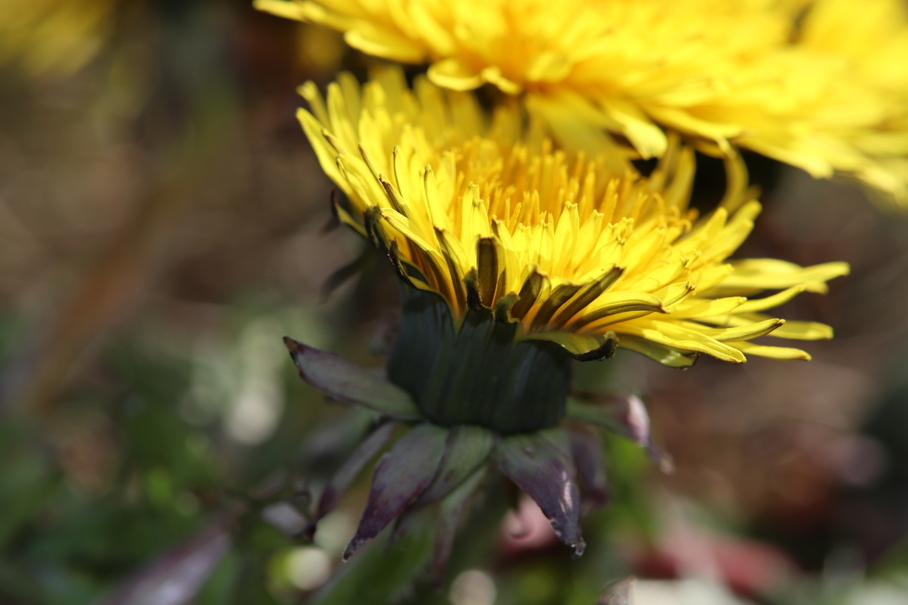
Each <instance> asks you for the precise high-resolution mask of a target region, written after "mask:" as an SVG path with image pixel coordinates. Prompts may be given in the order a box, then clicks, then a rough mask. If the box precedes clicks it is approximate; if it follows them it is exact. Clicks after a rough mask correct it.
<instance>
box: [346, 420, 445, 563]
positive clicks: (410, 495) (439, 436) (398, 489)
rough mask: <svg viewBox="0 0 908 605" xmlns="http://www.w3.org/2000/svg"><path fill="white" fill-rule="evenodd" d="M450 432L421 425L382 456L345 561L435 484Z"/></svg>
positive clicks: (432, 426)
mask: <svg viewBox="0 0 908 605" xmlns="http://www.w3.org/2000/svg"><path fill="white" fill-rule="evenodd" d="M447 437H448V431H447V430H446V429H443V428H441V427H438V426H435V425H431V424H422V425H420V426H417V427H416V428H414V429H413V430H411V431H410V432H408V433H407V434H406V435H404V436H403V437H401V438H400V440H398V442H397V443H395V444H394V447H392V448H391V451H390V452H388V453H387V454H385V455H384V456H382V458H381V459H380V460H379V461H378V464H377V465H376V466H375V474H374V475H373V476H372V490H371V492H370V493H369V501H368V502H367V503H366V510H364V511H363V516H362V518H361V519H360V522H359V527H358V528H357V530H356V535H354V536H353V539H351V540H350V543H349V544H347V548H346V549H345V550H344V557H343V558H344V561H347V560H348V559H349V558H350V557H352V556H353V553H355V552H356V551H357V550H359V548H360V547H361V546H362V545H363V544H365V543H366V542H368V541H369V540H371V539H372V538H374V537H375V536H377V535H378V534H379V532H381V530H382V529H384V528H385V526H386V525H388V523H390V522H391V520H392V519H394V517H396V516H397V515H399V514H400V513H401V512H402V511H403V510H404V509H405V508H406V507H407V506H409V505H410V504H412V503H413V502H414V501H415V500H416V499H417V498H418V497H419V495H420V494H422V492H423V491H425V489H426V488H427V487H429V485H430V484H431V483H432V480H433V479H434V478H435V475H436V472H437V470H438V465H439V463H440V462H441V457H442V454H443V453H444V449H445V442H446V441H447Z"/></svg>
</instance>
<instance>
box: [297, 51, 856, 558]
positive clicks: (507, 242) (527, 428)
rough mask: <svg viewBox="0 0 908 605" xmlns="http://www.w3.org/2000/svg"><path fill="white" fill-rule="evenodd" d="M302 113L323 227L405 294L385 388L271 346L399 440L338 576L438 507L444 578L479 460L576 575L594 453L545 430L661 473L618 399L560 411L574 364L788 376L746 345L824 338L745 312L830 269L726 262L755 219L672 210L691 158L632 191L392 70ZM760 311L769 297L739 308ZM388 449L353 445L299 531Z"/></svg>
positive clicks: (533, 135) (742, 190) (686, 186)
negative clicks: (710, 359)
mask: <svg viewBox="0 0 908 605" xmlns="http://www.w3.org/2000/svg"><path fill="white" fill-rule="evenodd" d="M301 92H302V94H303V95H304V96H305V97H306V99H307V100H308V101H309V104H310V107H311V112H309V111H305V110H301V111H300V114H299V117H300V120H301V122H302V125H303V128H304V129H305V131H306V134H307V135H308V137H309V139H310V141H311V142H312V145H313V147H314V148H315V151H316V154H317V155H318V158H319V160H320V162H321V165H322V167H323V169H324V170H325V171H326V172H327V173H328V175H329V176H330V177H331V179H332V180H333V181H334V182H335V183H336V184H337V186H338V188H339V189H340V190H341V191H342V192H343V194H344V196H343V197H344V199H337V200H336V203H335V210H336V212H337V214H338V216H339V218H340V219H341V220H342V221H343V222H345V223H346V224H348V225H350V226H351V227H352V228H353V229H354V230H356V231H357V232H359V233H360V234H361V235H363V236H364V237H367V238H369V239H371V240H372V241H373V242H375V243H376V244H377V245H379V246H380V247H381V248H382V249H383V250H384V251H385V252H386V253H387V255H388V257H389V258H390V260H391V262H393V263H394V266H395V267H396V269H397V272H398V274H399V276H400V277H401V279H402V281H403V283H404V284H405V285H404V288H403V291H404V295H403V313H402V318H401V328H400V335H399V337H398V340H397V342H396V344H395V347H394V350H393V351H392V353H391V356H390V358H389V361H388V366H387V380H385V379H382V378H377V377H376V376H375V375H374V374H372V373H369V372H367V371H366V370H362V369H360V368H357V367H356V366H354V365H352V364H350V363H348V362H346V361H344V360H343V359H341V358H339V357H338V356H336V355H334V354H331V353H326V352H324V351H318V350H316V349H313V348H311V347H308V346H306V345H304V344H301V343H299V342H296V341H294V340H292V339H289V338H288V339H286V343H287V346H288V347H289V349H290V351H291V355H292V357H293V359H294V361H295V363H296V365H297V367H298V368H299V371H300V374H301V376H302V377H303V378H304V379H305V380H307V381H308V382H309V383H310V384H312V385H313V386H315V387H317V388H319V389H321V390H322V391H324V392H326V393H328V394H329V395H330V396H331V397H333V398H335V399H338V400H341V401H347V402H352V403H357V404H361V405H364V406H366V407H368V408H370V409H372V410H374V411H377V412H379V413H381V414H382V415H383V416H385V417H388V418H390V419H392V421H393V422H396V423H404V424H408V425H414V424H415V427H414V428H412V429H411V430H410V431H409V432H407V433H406V434H404V436H403V437H401V438H400V440H399V441H397V442H396V443H395V445H394V446H393V447H392V448H391V450H390V452H389V453H388V454H387V455H386V456H385V457H383V458H382V459H381V460H380V461H379V463H378V465H377V467H376V472H375V475H374V476H373V482H372V493H371V495H370V498H369V503H368V504H367V506H366V510H365V512H364V513H363V518H362V520H361V522H360V526H359V529H358V530H357V533H356V535H355V536H354V538H353V540H351V542H350V545H349V546H348V550H347V553H346V556H349V555H351V554H352V553H353V552H354V551H355V550H356V549H358V548H359V547H360V546H361V545H362V544H364V543H365V542H366V541H367V540H369V539H371V538H373V537H375V536H376V535H377V534H378V532H379V531H380V530H381V529H382V528H383V527H385V526H386V525H387V524H388V523H390V522H391V521H392V520H393V519H394V518H395V517H397V516H398V515H401V514H403V515H406V514H408V511H413V510H417V509H419V508H420V507H422V506H425V505H427V504H429V503H431V502H434V501H439V502H440V507H441V511H442V515H441V517H440V521H439V533H438V537H437V542H436V550H435V561H436V570H438V569H441V568H442V567H443V565H444V560H445V559H446V558H447V553H448V552H449V551H450V546H451V540H452V539H453V532H454V529H455V528H456V522H457V518H458V516H459V515H460V514H461V513H462V512H463V510H464V509H465V507H466V506H467V503H468V502H469V499H470V497H471V496H472V494H473V493H474V492H475V491H476V489H477V487H478V486H479V485H480V483H481V482H482V481H483V476H484V474H485V473H486V468H487V466H488V465H487V464H485V463H486V461H487V460H491V461H493V462H494V463H495V466H497V468H499V469H500V470H501V471H502V473H503V474H504V475H506V476H507V477H509V478H510V479H511V480H513V481H514V483H516V484H517V485H518V486H519V487H521V488H522V489H523V490H524V491H526V492H527V493H528V494H529V495H530V496H531V497H532V498H534V499H535V500H536V501H537V503H538V504H539V506H540V508H541V509H542V511H543V512H544V513H545V514H546V515H547V516H548V517H549V519H550V520H551V521H552V523H553V526H554V527H555V530H556V533H557V534H558V535H559V536H560V537H561V539H562V540H563V541H564V542H565V543H566V544H568V545H570V546H572V547H573V548H574V550H575V553H576V554H579V553H581V552H582V550H583V539H582V536H581V532H580V529H579V525H578V520H579V511H580V507H581V501H582V500H581V499H582V498H584V499H588V500H591V501H593V502H600V503H601V502H602V501H603V500H604V498H605V496H604V489H605V488H604V486H603V485H602V476H603V473H602V466H601V464H602V461H601V452H600V447H601V446H600V445H599V442H598V436H597V435H596V434H595V433H591V432H589V430H588V429H586V428H582V426H578V425H576V424H570V425H563V424H561V421H562V419H565V418H568V419H573V420H575V421H579V422H581V423H587V424H592V425H598V426H601V427H605V428H609V429H611V430H613V431H616V432H618V433H620V434H622V435H624V436H626V437H629V438H631V439H634V440H635V441H637V442H638V443H639V444H640V445H641V446H644V447H645V448H646V449H647V450H648V451H649V452H650V453H651V454H652V455H653V456H654V457H655V458H656V459H657V460H659V461H660V462H662V463H663V465H665V464H667V459H666V458H665V457H664V456H663V455H662V454H661V452H659V450H658V448H657V447H656V446H655V445H654V444H653V442H652V439H651V437H650V434H649V421H648V419H647V416H646V411H645V408H644V407H643V404H642V403H641V402H640V400H639V399H637V398H636V397H615V396H601V397H596V398H594V399H595V401H594V402H590V401H580V400H578V399H576V398H571V397H569V396H568V391H569V383H570V367H571V363H572V359H571V358H572V357H573V358H574V359H577V360H581V361H588V360H598V359H606V358H609V357H611V356H612V355H614V354H615V352H616V349H617V348H619V347H620V348H626V349H630V350H632V351H636V352H638V353H642V354H644V355H647V356H649V357H651V358H653V359H655V360H657V361H659V362H660V363H663V364H666V365H669V366H673V367H687V366H690V365H691V364H693V362H694V361H695V359H696V358H697V356H698V355H699V354H701V353H705V354H707V355H712V356H714V357H716V358H718V359H722V360H725V361H729V362H734V363H741V362H744V361H745V359H746V357H745V355H758V356H765V357H772V358H776V359H805V358H808V355H807V354H806V353H805V352H803V351H801V350H799V349H796V348H789V347H776V346H769V345H766V344H756V343H755V342H753V341H754V340H755V339H758V338H761V337H764V336H779V337H782V338H792V339H802V340H811V339H818V338H828V337H830V336H831V330H830V328H829V327H828V326H825V325H822V324H817V323H811V322H787V323H786V322H785V321H783V320H781V319H776V318H773V317H771V316H767V315H764V311H766V310H768V309H770V308H772V307H775V306H777V305H779V304H782V303H784V302H785V301H787V300H789V299H791V298H792V297H794V296H796V295H797V294H799V293H801V292H804V291H813V292H823V291H825V289H826V286H825V282H826V281H827V280H829V279H831V278H833V277H836V276H839V275H843V274H845V273H847V271H848V267H847V265H845V264H844V263H828V264H824V265H818V266H814V267H807V268H802V267H799V266H797V265H794V264H791V263H787V262H784V261H780V260H773V259H746V260H737V261H729V260H727V259H728V256H729V255H730V254H732V253H733V252H734V251H735V250H736V249H737V248H738V246H739V245H740V244H741V243H742V242H743V241H744V239H745V238H746V237H747V235H748V233H749V232H750V230H751V228H752V226H753V219H754V218H755V217H756V215H757V213H758V212H759V209H760V207H759V204H758V203H757V202H756V201H753V200H751V199H750V198H751V196H750V195H749V191H748V189H747V186H746V183H745V182H744V181H745V180H746V179H738V180H737V181H734V182H733V184H732V187H731V188H730V190H729V192H728V193H727V195H726V197H727V200H726V201H727V203H726V207H728V208H738V210H737V211H736V212H734V213H732V214H730V213H729V212H728V211H727V210H726V209H725V207H723V208H719V209H717V210H715V211H714V212H712V213H711V214H710V215H708V216H705V217H702V218H700V217H698V216H697V213H696V212H695V211H694V210H692V209H690V208H688V198H689V194H690V185H691V180H692V178H693V172H694V164H693V153H692V151H691V150H690V149H689V148H687V147H684V146H682V145H680V144H679V143H678V142H677V141H675V140H672V141H670V142H669V147H668V149H667V151H666V153H665V154H664V156H663V159H662V161H661V163H660V165H659V167H658V168H657V169H656V170H655V171H654V172H653V173H652V174H651V175H649V176H648V177H644V176H642V175H640V174H638V173H636V172H634V171H633V170H631V169H630V168H627V167H623V166H621V165H618V166H616V165H614V163H613V162H611V161H609V159H608V156H590V155H586V154H584V153H583V152H578V153H573V152H566V151H564V150H562V149H559V148H556V147H555V146H554V145H553V144H552V143H551V142H550V141H548V140H547V139H546V137H545V136H544V133H543V132H542V131H541V129H540V128H539V127H537V126H534V125H533V123H532V122H528V121H527V120H526V116H525V115H524V114H523V112H522V109H521V106H520V105H519V104H517V103H511V104H504V105H499V106H498V107H497V108H496V109H495V111H494V112H493V113H492V114H491V115H489V114H487V113H485V112H484V111H483V110H482V108H481V107H480V105H479V104H478V102H477V100H476V98H475V97H474V95H473V94H472V93H469V92H453V91H445V90H443V89H440V88H439V87H437V86H435V85H434V84H432V83H430V82H429V81H428V80H427V79H425V78H418V79H417V80H416V82H415V85H414V88H413V89H412V90H411V89H410V88H409V87H408V86H407V84H406V83H405V81H404V79H403V75H402V73H401V72H400V71H399V70H395V69H387V70H383V71H381V72H378V73H377V74H376V76H375V78H374V79H373V80H372V81H370V82H369V83H367V84H366V85H365V86H363V87H360V85H359V84H358V83H357V81H356V80H355V79H354V78H353V77H352V76H350V75H349V74H342V75H341V76H340V77H339V78H338V82H337V83H334V84H331V85H330V86H329V87H328V94H327V98H326V99H325V98H323V97H322V96H321V94H320V93H319V92H318V90H317V89H316V87H315V86H314V85H313V84H311V83H308V84H306V85H304V86H303V87H302V89H301ZM742 170H743V168H742V167H740V166H738V168H737V174H741V171H742ZM765 291H775V293H773V294H771V295H768V296H763V297H755V296H756V295H761V294H762V293H763V292H765ZM393 426H397V425H396V424H395V425H393ZM383 427H385V425H383ZM394 430H395V429H394V428H393V427H390V428H381V429H380V430H378V431H376V432H375V433H373V436H371V437H370V438H369V439H367V440H366V441H365V442H364V444H363V446H361V449H360V450H358V451H357V453H355V454H354V455H353V457H352V458H351V462H350V463H349V465H345V467H344V468H343V469H342V470H341V471H339V473H338V476H339V477H340V479H338V481H337V484H336V485H335V484H332V485H331V486H329V488H328V489H327V490H326V492H325V494H326V495H325V496H323V498H322V501H323V503H322V504H320V505H319V509H318V511H317V513H316V515H315V516H316V519H317V518H318V517H319V516H321V515H322V514H324V513H325V512H326V511H327V510H329V509H330V507H331V506H332V505H333V503H334V502H335V501H336V499H337V498H338V497H339V494H340V493H341V492H342V491H343V489H344V487H345V486H346V485H347V484H348V483H349V481H350V480H351V477H352V476H355V474H356V473H355V471H356V470H358V469H360V468H362V466H363V465H364V464H365V461H366V460H368V459H370V458H371V457H372V456H374V455H375V454H376V453H377V452H378V451H379V450H380V449H381V448H382V447H384V444H386V443H388V441H389V440H390V439H391V435H392V433H393V432H394Z"/></svg>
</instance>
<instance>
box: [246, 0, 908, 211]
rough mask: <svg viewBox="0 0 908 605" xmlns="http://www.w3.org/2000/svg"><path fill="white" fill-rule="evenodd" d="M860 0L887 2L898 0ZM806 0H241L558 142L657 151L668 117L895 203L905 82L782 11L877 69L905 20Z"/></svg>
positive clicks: (895, 53)
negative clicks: (484, 92) (482, 100)
mask: <svg viewBox="0 0 908 605" xmlns="http://www.w3.org/2000/svg"><path fill="white" fill-rule="evenodd" d="M874 2H875V3H876V4H886V5H888V6H889V7H890V8H891V7H894V6H895V5H896V4H897V2H898V0H874ZM874 2H871V4H874ZM813 4H814V3H812V2H809V1H806V0H805V1H795V2H782V1H779V0H741V1H737V2H727V1H726V0H684V1H682V2H677V1H675V2H670V1H668V0H617V1H612V0H610V1H590V0H563V1H561V2H556V3H551V2H541V1H540V0H464V1H462V2H441V1H439V0H407V1H404V2H391V1H387V0H385V1H383V0H376V1H369V2H365V1H364V0H335V1H331V2H328V1H316V0H291V1H289V2H288V1H285V0H257V1H256V5H257V6H258V7H259V8H261V9H263V10H268V11H271V12H273V13H275V14H278V15H282V16H285V17H289V18H295V19H299V20H304V21H311V22H315V23H320V24H324V25H327V26H329V27H332V28H335V29H338V30H340V31H343V32H345V37H346V40H347V42H348V43H349V44H350V45H351V46H353V47H355V48H357V49H359V50H361V51H363V52H366V53H369V54H372V55H375V56H378V57H382V58H385V59H391V60H394V61H400V62H403V63H415V64H419V63H430V67H429V72H428V75H429V77H430V79H431V80H432V81H433V82H434V83H436V84H437V85H440V86H443V87H446V88H450V89H454V90H460V91H463V90H471V89H474V88H477V87H479V86H481V85H483V84H491V85H494V86H496V87H498V88H499V89H500V90H501V91H503V92H504V93H507V94H513V95H517V94H520V95H522V96H523V97H524V98H525V100H526V104H527V106H528V108H529V109H530V110H531V111H532V112H533V113H534V114H536V115H538V116H540V117H542V118H543V119H544V120H545V122H546V123H547V125H548V128H549V129H550V131H551V134H552V135H553V136H554V137H555V138H556V139H557V140H558V142H559V143H560V144H562V145H563V146H566V147H570V148H574V149H581V150H585V151H588V152H594V153H602V152H605V151H607V150H608V151H610V152H611V153H612V154H615V153H618V152H619V150H620V147H619V146H616V144H615V142H614V140H613V139H614V138H617V140H619V141H621V142H622V143H623V142H627V143H630V146H631V147H632V148H633V150H634V153H635V154H639V155H640V156H642V157H644V158H649V157H662V156H663V155H664V154H665V153H667V151H668V149H669V134H668V132H667V131H671V130H674V131H676V132H679V133H682V134H683V135H685V136H687V137H689V138H691V139H693V140H697V141H699V142H700V143H701V144H702V145H705V147H704V149H706V148H709V150H710V152H711V153H717V154H718V153H725V154H728V153H730V152H731V149H732V146H740V147H744V148H747V149H751V150H754V151H757V152H759V153H762V154H765V155H767V156H770V157H773V158H775V159H778V160H781V161H784V162H787V163H790V164H792V165H795V166H798V167H800V168H803V169H804V170H806V171H808V172H809V173H811V174H812V175H813V176H815V177H829V176H831V175H832V174H833V173H834V172H836V171H839V172H841V173H847V174H851V175H854V176H856V177H858V178H859V179H862V180H863V181H864V182H866V183H868V184H870V185H872V186H873V187H875V188H876V189H878V190H880V191H882V192H883V193H885V194H887V195H888V196H890V197H891V198H892V199H894V200H896V201H897V202H899V203H901V204H902V205H904V204H908V170H906V169H905V166H904V162H905V157H906V150H905V137H906V128H905V126H906V124H905V122H904V121H897V120H893V116H892V113H893V111H896V112H901V111H903V108H904V106H905V100H906V93H908V86H904V85H903V83H902V84H898V85H897V86H898V87H899V90H898V92H897V93H896V94H895V96H894V97H893V96H892V95H886V94H883V92H881V90H880V89H879V88H875V87H868V86H867V85H866V84H867V74H865V71H867V70H866V69H865V68H867V67H869V66H868V65H865V64H863V63H861V62H860V61H858V62H854V61H851V60H849V59H848V57H847V52H844V53H843V52H841V51H843V50H844V51H847V50H848V49H847V48H842V46H841V45H837V44H831V45H830V44H825V45H824V44H819V43H817V41H818V40H819V39H824V40H827V41H828V39H829V38H834V37H831V36H826V37H822V36H817V35H816V32H815V31H813V30H810V29H809V30H808V31H807V32H806V34H805V37H804V39H803V40H800V39H799V36H800V30H799V27H798V25H797V24H798V18H797V17H798V15H800V14H802V13H803V12H804V11H806V12H807V17H806V20H807V23H808V25H810V24H811V23H817V27H816V28H815V29H816V30H825V31H827V32H836V35H838V30H843V32H844V37H845V39H847V40H853V39H854V38H855V37H856V36H857V37H860V36H865V35H867V36H869V39H871V40H873V43H871V44H869V45H868V47H873V48H877V50H876V51H874V52H873V54H874V58H873V61H872V62H873V63H874V64H875V65H876V66H877V68H880V69H882V70H883V71H893V70H899V69H900V66H902V67H903V65H904V61H903V59H902V57H903V56H904V52H901V51H902V50H903V49H902V46H903V44H902V43H901V42H898V43H896V42H893V43H892V44H888V43H887V44H883V45H882V46H881V47H880V45H878V44H877V43H876V40H877V38H876V36H877V35H878V34H884V35H885V40H893V41H895V40H903V39H904V37H905V35H906V34H908V20H906V19H905V18H904V15H901V14H898V11H894V10H889V11H888V12H889V14H892V15H894V16H895V17H897V18H896V19H895V20H888V21H887V20H877V21H873V20H868V19H866V18H862V16H861V12H862V11H864V10H865V8H866V5H865V4H864V3H856V2H848V0H841V1H838V2H829V1H827V0H818V2H817V4H818V6H817V7H816V8H815V7H813V6H812V5H813ZM829 4H836V5H837V7H836V8H835V9H832V10H827V8H826V6H825V5H829ZM814 8H815V10H814ZM815 11H816V12H817V13H824V14H826V13H829V12H835V13H838V15H846V18H844V19H837V20H834V23H831V24H830V23H829V22H830V19H827V18H825V17H823V18H818V19H814V18H813V17H814V15H813V13H814V12H815ZM878 12H879V11H878ZM811 27H813V26H812V25H811ZM855 32H858V33H857V34H855ZM853 46H854V48H857V45H853ZM878 71H879V69H878ZM607 133H610V134H611V135H612V136H609V135H608V134H607Z"/></svg>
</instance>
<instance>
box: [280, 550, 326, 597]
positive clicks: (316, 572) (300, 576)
mask: <svg viewBox="0 0 908 605" xmlns="http://www.w3.org/2000/svg"><path fill="white" fill-rule="evenodd" d="M284 565H285V567H284V569H285V571H286V574H287V580H289V581H290V583H291V584H293V586H295V587H296V588H299V589H300V590H314V589H316V588H318V587H319V586H321V585H322V584H324V583H325V580H327V579H328V576H330V575H331V560H330V559H329V558H328V555H327V553H325V551H323V550H322V549H321V548H316V547H314V546H304V547H301V548H294V549H293V550H292V551H290V552H289V553H288V554H287V558H286V560H285V563H284Z"/></svg>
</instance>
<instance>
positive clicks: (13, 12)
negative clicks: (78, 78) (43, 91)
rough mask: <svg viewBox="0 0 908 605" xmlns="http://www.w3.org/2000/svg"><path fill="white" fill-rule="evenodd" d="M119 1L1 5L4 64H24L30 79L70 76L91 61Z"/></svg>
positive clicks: (31, 0)
mask: <svg viewBox="0 0 908 605" xmlns="http://www.w3.org/2000/svg"><path fill="white" fill-rule="evenodd" d="M115 4H116V0H78V1H72V0H70V1H67V0H0V15H2V16H3V18H2V19H0V64H3V63H6V62H10V61H13V60H15V59H18V60H20V61H21V63H22V65H23V68H24V69H25V70H26V71H27V72H28V73H30V74H33V75H40V74H44V73H56V74H60V75H66V74H69V73H71V72H74V71H76V70H77V69H79V68H80V67H82V66H83V65H84V64H85V63H87V62H88V61H89V60H91V59H92V58H93V57H94V56H95V54H96V53H97V52H98V50H99V49H100V48H101V45H102V44H103V42H104V40H105V38H106V37H107V33H108V29H109V27H110V23H109V20H110V18H111V16H112V13H113V10H114V8H115Z"/></svg>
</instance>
